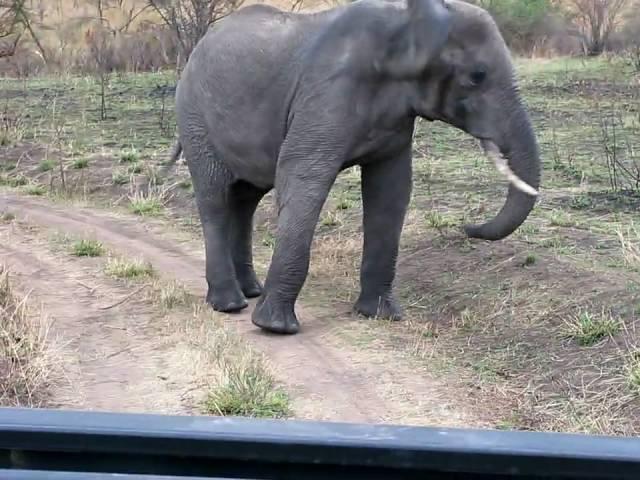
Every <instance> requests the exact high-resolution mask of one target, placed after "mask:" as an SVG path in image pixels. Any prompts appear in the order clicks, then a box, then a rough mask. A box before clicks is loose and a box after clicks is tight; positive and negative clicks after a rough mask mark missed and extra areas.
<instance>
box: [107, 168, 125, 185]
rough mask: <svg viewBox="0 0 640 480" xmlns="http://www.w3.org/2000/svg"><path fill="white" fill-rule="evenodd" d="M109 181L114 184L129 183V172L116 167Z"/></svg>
mask: <svg viewBox="0 0 640 480" xmlns="http://www.w3.org/2000/svg"><path fill="white" fill-rule="evenodd" d="M111 183H113V184H114V185H126V184H127V183H129V174H128V173H127V172H126V171H125V170H121V169H118V170H116V171H115V172H113V174H111Z"/></svg>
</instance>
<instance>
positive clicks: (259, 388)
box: [205, 358, 290, 418]
mask: <svg viewBox="0 0 640 480" xmlns="http://www.w3.org/2000/svg"><path fill="white" fill-rule="evenodd" d="M224 371H225V372H224V379H223V381H221V382H220V384H219V385H218V386H217V387H215V388H214V390H213V391H211V392H210V393H209V395H208V396H207V399H206V401H205V410H206V411H207V413H210V414H213V415H222V416H240V417H257V418H282V417H286V416H288V415H289V414H290V406H289V397H288V395H287V394H286V393H285V392H284V391H283V390H281V389H279V388H278V387H277V386H276V385H275V381H274V379H273V377H272V375H271V374H270V373H269V372H267V371H266V370H265V368H264V366H263V363H262V361H261V359H259V358H250V359H249V360H248V361H245V362H242V361H240V362H238V363H236V362H233V363H229V364H228V365H226V367H225V368H224Z"/></svg>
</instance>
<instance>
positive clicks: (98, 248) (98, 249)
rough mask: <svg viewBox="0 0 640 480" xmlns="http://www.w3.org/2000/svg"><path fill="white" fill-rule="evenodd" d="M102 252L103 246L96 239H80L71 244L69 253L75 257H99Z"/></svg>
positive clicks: (103, 250)
mask: <svg viewBox="0 0 640 480" xmlns="http://www.w3.org/2000/svg"><path fill="white" fill-rule="evenodd" d="M104 252H105V248H104V246H103V245H102V243H101V242H99V241H97V240H87V239H81V240H78V241H76V242H75V243H74V244H73V245H72V246H71V253H72V254H73V255H75V256H76V257H100V256H102V255H104Z"/></svg>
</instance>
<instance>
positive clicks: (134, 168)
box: [127, 162, 144, 174]
mask: <svg viewBox="0 0 640 480" xmlns="http://www.w3.org/2000/svg"><path fill="white" fill-rule="evenodd" d="M143 168H144V167H143V166H142V164H141V163H137V162H136V163H133V164H131V165H129V168H127V172H129V173H135V174H139V173H142V170H143Z"/></svg>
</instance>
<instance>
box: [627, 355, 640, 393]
mask: <svg viewBox="0 0 640 480" xmlns="http://www.w3.org/2000/svg"><path fill="white" fill-rule="evenodd" d="M626 370H627V382H628V383H629V386H630V387H631V389H632V390H635V391H636V392H638V393H640V350H636V351H633V352H631V353H630V354H629V357H628V358H627V365H626Z"/></svg>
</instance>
